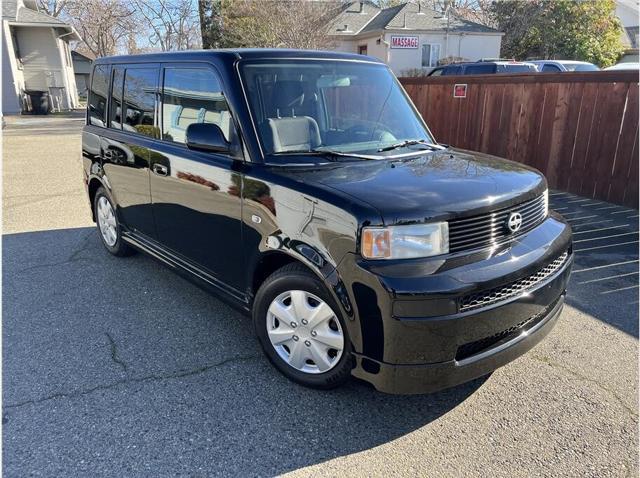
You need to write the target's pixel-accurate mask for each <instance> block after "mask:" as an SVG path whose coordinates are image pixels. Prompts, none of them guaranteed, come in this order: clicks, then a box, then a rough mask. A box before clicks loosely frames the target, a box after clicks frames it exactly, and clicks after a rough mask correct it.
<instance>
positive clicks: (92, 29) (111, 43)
mask: <svg viewBox="0 0 640 478" xmlns="http://www.w3.org/2000/svg"><path fill="white" fill-rule="evenodd" d="M132 15H133V10H132V9H131V8H129V7H128V6H126V4H125V2H124V1H123V0H91V1H90V2H83V1H80V0H69V1H68V2H67V3H66V6H65V18H66V19H67V21H69V22H70V23H71V24H72V25H73V26H74V27H75V29H76V30H77V31H78V33H79V35H80V37H81V38H82V40H83V43H84V45H83V46H84V47H85V48H86V49H87V50H88V51H90V52H91V53H93V54H94V55H95V56H96V57H100V56H108V55H115V54H116V53H118V51H119V50H120V48H121V47H122V46H123V42H124V41H126V39H127V38H128V37H129V36H130V35H131V32H133V31H135V29H136V25H135V22H134V20H133V18H132Z"/></svg>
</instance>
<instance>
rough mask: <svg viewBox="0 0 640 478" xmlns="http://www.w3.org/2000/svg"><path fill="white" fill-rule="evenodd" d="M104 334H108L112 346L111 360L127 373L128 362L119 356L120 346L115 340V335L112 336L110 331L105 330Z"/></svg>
mask: <svg viewBox="0 0 640 478" xmlns="http://www.w3.org/2000/svg"><path fill="white" fill-rule="evenodd" d="M104 335H106V336H107V339H108V340H109V347H110V348H111V360H112V361H113V362H114V363H116V364H118V365H119V366H120V367H121V368H122V371H123V372H124V374H125V375H126V374H127V373H128V372H129V370H128V368H127V363H126V362H125V361H124V360H122V359H121V358H120V357H119V356H118V346H117V345H116V342H115V340H113V337H111V335H110V334H109V333H108V332H105V333H104Z"/></svg>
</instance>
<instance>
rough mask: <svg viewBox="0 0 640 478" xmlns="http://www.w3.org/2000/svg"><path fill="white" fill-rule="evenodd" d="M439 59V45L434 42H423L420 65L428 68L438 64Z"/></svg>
mask: <svg viewBox="0 0 640 478" xmlns="http://www.w3.org/2000/svg"><path fill="white" fill-rule="evenodd" d="M439 59H440V45H439V44H437V43H436V44H434V43H425V44H423V45H422V67H423V68H429V67H434V66H438V60H439Z"/></svg>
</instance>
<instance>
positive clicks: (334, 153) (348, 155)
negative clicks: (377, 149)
mask: <svg viewBox="0 0 640 478" xmlns="http://www.w3.org/2000/svg"><path fill="white" fill-rule="evenodd" d="M273 154H274V155H285V154H312V155H314V156H319V155H329V156H339V157H345V158H360V159H380V158H381V156H371V155H367V154H356V153H343V152H342V151H334V150H333V149H324V148H315V149H297V150H291V151H279V152H277V153H273Z"/></svg>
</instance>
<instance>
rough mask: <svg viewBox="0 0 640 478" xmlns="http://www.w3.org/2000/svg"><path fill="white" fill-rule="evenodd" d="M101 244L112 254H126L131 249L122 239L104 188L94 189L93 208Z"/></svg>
mask: <svg viewBox="0 0 640 478" xmlns="http://www.w3.org/2000/svg"><path fill="white" fill-rule="evenodd" d="M93 210H94V211H95V215H96V224H97V226H98V232H100V239H102V244H104V247H106V248H107V250H108V251H109V252H110V253H111V254H113V255H114V256H128V255H130V254H132V253H133V249H132V248H131V247H130V246H129V245H128V244H126V243H125V242H124V241H123V240H122V231H121V227H120V223H119V222H118V217H117V216H116V211H115V208H114V207H113V203H112V202H111V199H110V198H109V196H108V195H107V192H106V191H105V189H104V188H99V189H98V190H97V191H96V196H95V198H94V208H93Z"/></svg>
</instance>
